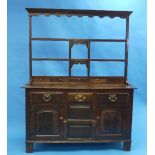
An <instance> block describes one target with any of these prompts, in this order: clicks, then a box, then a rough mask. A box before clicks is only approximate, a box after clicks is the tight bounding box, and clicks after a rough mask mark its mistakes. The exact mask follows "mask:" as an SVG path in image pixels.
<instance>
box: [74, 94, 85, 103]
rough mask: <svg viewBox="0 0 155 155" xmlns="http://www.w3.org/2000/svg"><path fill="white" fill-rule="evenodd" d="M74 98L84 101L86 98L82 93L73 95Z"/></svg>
mask: <svg viewBox="0 0 155 155" xmlns="http://www.w3.org/2000/svg"><path fill="white" fill-rule="evenodd" d="M75 99H76V100H77V101H79V102H81V101H84V100H85V99H86V96H84V95H77V96H75Z"/></svg>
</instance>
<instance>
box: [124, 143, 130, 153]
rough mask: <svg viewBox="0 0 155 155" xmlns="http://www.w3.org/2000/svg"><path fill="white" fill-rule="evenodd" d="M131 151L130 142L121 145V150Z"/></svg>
mask: <svg viewBox="0 0 155 155" xmlns="http://www.w3.org/2000/svg"><path fill="white" fill-rule="evenodd" d="M130 149H131V142H124V143H123V150H124V151H130Z"/></svg>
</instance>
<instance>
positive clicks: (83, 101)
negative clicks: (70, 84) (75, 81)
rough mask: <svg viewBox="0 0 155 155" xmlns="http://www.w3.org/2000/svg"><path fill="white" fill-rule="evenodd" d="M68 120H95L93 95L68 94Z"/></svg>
mask: <svg viewBox="0 0 155 155" xmlns="http://www.w3.org/2000/svg"><path fill="white" fill-rule="evenodd" d="M67 107H68V112H67V117H68V119H91V118H93V94H92V93H69V94H68V106H67Z"/></svg>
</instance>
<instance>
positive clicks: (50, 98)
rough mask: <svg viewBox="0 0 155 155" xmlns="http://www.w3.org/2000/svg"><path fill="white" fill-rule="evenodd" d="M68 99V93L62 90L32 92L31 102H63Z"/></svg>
mask: <svg viewBox="0 0 155 155" xmlns="http://www.w3.org/2000/svg"><path fill="white" fill-rule="evenodd" d="M65 100H66V95H65V94H64V93H62V92H31V93H30V103H31V104H62V103H64V102H65Z"/></svg>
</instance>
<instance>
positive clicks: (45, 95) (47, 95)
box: [43, 93, 52, 102]
mask: <svg viewBox="0 0 155 155" xmlns="http://www.w3.org/2000/svg"><path fill="white" fill-rule="evenodd" d="M51 98H52V97H51V94H49V93H45V94H44V95H43V100H44V101H45V102H48V101H50V100H51Z"/></svg>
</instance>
